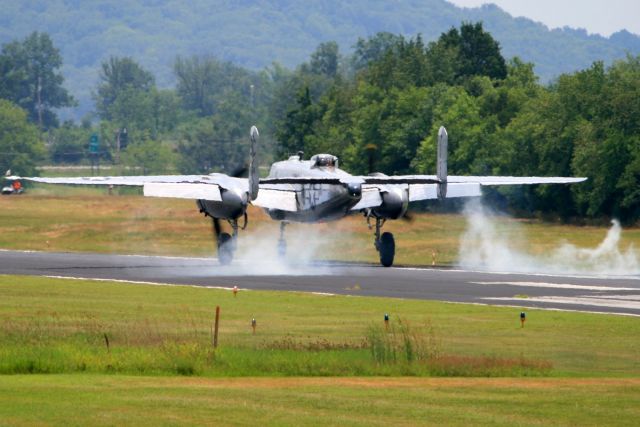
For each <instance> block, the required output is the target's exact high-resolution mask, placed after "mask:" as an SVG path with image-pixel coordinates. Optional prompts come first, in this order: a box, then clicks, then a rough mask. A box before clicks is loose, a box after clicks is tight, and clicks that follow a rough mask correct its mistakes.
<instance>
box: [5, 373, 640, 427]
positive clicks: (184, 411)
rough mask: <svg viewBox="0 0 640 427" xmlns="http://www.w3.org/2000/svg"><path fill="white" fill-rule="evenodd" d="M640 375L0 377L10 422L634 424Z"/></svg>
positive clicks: (638, 412)
mask: <svg viewBox="0 0 640 427" xmlns="http://www.w3.org/2000/svg"><path fill="white" fill-rule="evenodd" d="M639 418H640V380H639V379H637V378H636V379H597V380H594V379H573V378H566V379H531V378H521V379H510V378H470V379H469V378H465V379H456V378H215V379H211V378H183V377H125V376H113V375H46V376H43V375H31V376H24V375H18V376H4V377H0V424H3V425H34V424H35V425H149V426H155V425H216V426H218V425H224V426H226V425H296V426H299V425H302V426H316V425H349V426H388V425H401V426H404V425H406V426H409V425H460V426H476V425H555V426H591V425H594V426H595V425H620V426H625V425H626V426H636V425H637V422H638V419H639Z"/></svg>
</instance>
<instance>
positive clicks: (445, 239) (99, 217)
mask: <svg viewBox="0 0 640 427" xmlns="http://www.w3.org/2000/svg"><path fill="white" fill-rule="evenodd" d="M120 191H124V190H120ZM53 192H54V190H52V189H51V188H50V187H36V188H34V189H32V190H31V191H30V192H29V194H25V195H23V196H18V197H1V198H0V248H4V249H28V250H51V251H89V252H113V253H138V254H163V255H195V256H209V255H212V254H214V253H215V245H214V244H213V239H212V235H211V224H210V221H209V220H207V219H205V218H203V217H202V215H200V214H198V212H197V209H196V208H195V204H194V203H193V202H192V201H190V200H174V199H156V198H144V197H140V196H137V195H132V194H129V195H119V196H107V195H106V189H94V188H71V187H55V195H52V194H53ZM125 192H126V193H131V192H132V190H127V191H125ZM249 218H250V219H249V221H250V222H249V227H248V229H247V230H246V231H245V232H242V235H241V237H242V239H241V242H240V244H241V251H242V249H243V248H248V247H250V246H251V245H252V244H253V243H254V242H255V240H256V236H261V240H263V241H264V244H263V246H264V248H265V250H272V251H273V252H275V248H276V241H277V238H278V223H277V222H274V221H271V220H270V219H268V217H267V216H266V214H265V213H264V212H263V211H262V210H260V209H255V208H250V212H249ZM414 218H415V219H414V221H413V222H405V221H390V222H389V223H387V225H386V226H385V228H384V230H386V231H392V232H393V233H394V234H395V235H396V244H397V255H396V264H412V265H425V264H431V263H432V262H433V260H434V254H435V261H436V263H437V264H452V263H455V262H456V260H457V257H458V252H459V246H460V235H461V234H462V233H463V232H464V231H465V229H466V227H467V223H466V220H465V218H464V216H462V215H456V214H449V215H444V214H415V215H414ZM495 225H496V228H497V231H498V232H499V234H500V235H501V236H502V238H503V239H504V240H505V241H510V242H518V241H519V242H520V244H519V245H518V244H516V247H517V249H519V250H522V251H523V252H524V253H530V254H533V255H540V254H546V253H548V252H549V251H551V250H552V249H554V248H557V247H558V246H560V245H561V244H562V243H565V242H568V243H572V244H574V245H576V246H578V247H595V246H596V245H598V243H600V242H601V241H602V239H603V238H604V236H605V235H606V233H607V227H586V226H585V227H576V226H568V225H560V224H548V223H543V222H540V221H536V220H517V219H512V218H508V217H500V218H499V219H498V220H496V221H495ZM308 235H312V236H321V237H322V238H321V239H318V242H319V243H318V245H317V247H316V248H315V250H314V254H313V255H314V257H315V258H318V259H338V260H346V261H367V262H377V253H376V251H375V249H374V247H373V232H372V231H371V230H368V229H367V226H366V222H365V220H364V218H362V217H361V216H359V215H354V216H351V217H348V218H345V219H343V220H340V221H337V222H331V223H325V224H291V225H290V226H289V227H288V228H287V237H288V238H295V237H296V236H298V237H299V238H306V236H308ZM300 236H302V237H300ZM634 243H635V246H636V247H640V230H639V229H637V228H631V229H626V230H625V231H624V233H623V239H622V242H621V246H622V248H626V247H628V246H629V245H630V244H634Z"/></svg>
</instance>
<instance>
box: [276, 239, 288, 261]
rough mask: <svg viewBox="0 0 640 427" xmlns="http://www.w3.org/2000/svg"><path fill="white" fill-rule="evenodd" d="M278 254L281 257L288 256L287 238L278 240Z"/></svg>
mask: <svg viewBox="0 0 640 427" xmlns="http://www.w3.org/2000/svg"><path fill="white" fill-rule="evenodd" d="M278 256H279V257H280V258H284V257H285V256H287V242H286V241H285V240H282V239H281V240H279V241H278Z"/></svg>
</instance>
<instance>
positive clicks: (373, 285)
mask: <svg viewBox="0 0 640 427" xmlns="http://www.w3.org/2000/svg"><path fill="white" fill-rule="evenodd" d="M267 272H268V274H267ZM0 273H2V274H25V275H39V276H64V277H80V278H96V279H116V280H128V281H144V282H157V283H171V284H190V285H199V286H224V287H232V286H238V287H240V288H246V289H263V290H288V291H302V292H324V293H334V294H350V295H367V296H385V297H398V298H414V299H431V300H440V301H452V302H465V303H481V304H495V305H510V306H518V307H537V308H547V309H561V310H581V311H591V312H606V313H618V314H627V315H636V316H640V277H629V276H625V277H577V276H551V275H532V274H511V273H486V272H474V271H462V270H455V269H430V268H402V267H399V268H384V267H379V266H373V265H362V264H333V263H325V264H314V265H312V266H289V265H276V264H274V262H273V261H265V263H264V264H260V263H259V262H256V261H253V262H248V261H243V260H236V261H234V264H233V265H232V266H229V267H221V266H219V265H217V261H216V260H215V259H214V258H179V257H154V256H127V255H104V254H86V253H82V254H80V253H49V252H20V251H0Z"/></svg>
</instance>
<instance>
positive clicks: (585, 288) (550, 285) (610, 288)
mask: <svg viewBox="0 0 640 427" xmlns="http://www.w3.org/2000/svg"><path fill="white" fill-rule="evenodd" d="M469 283H473V284H474V285H509V286H522V287H526V288H552V289H575V290H582V291H640V287H638V288H621V287H615V286H592V285H570V284H567V283H544V282H469Z"/></svg>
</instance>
